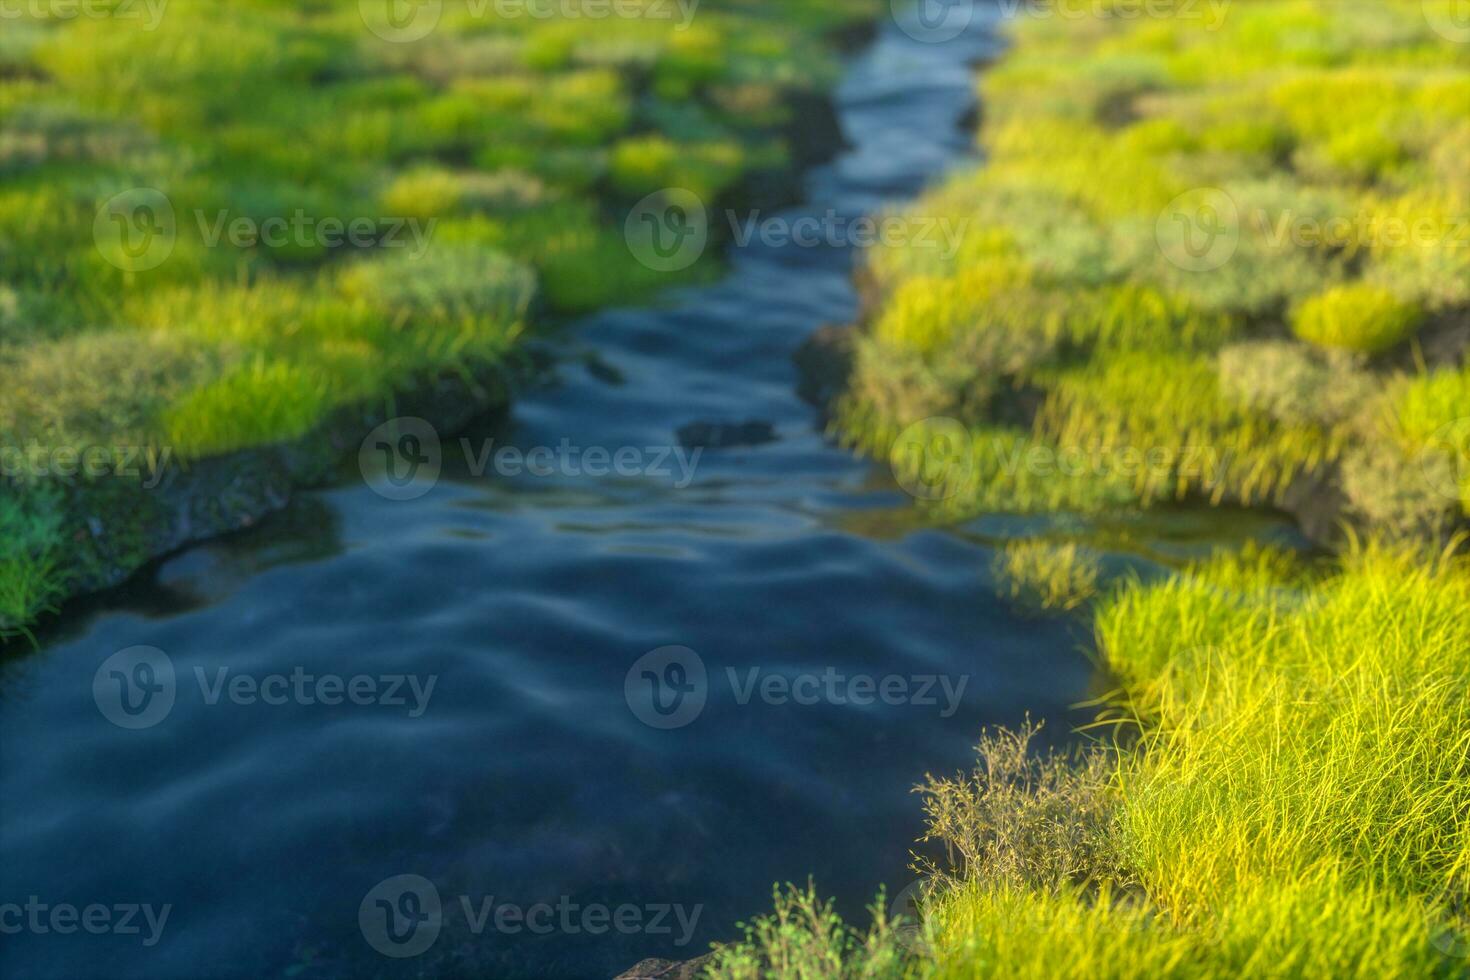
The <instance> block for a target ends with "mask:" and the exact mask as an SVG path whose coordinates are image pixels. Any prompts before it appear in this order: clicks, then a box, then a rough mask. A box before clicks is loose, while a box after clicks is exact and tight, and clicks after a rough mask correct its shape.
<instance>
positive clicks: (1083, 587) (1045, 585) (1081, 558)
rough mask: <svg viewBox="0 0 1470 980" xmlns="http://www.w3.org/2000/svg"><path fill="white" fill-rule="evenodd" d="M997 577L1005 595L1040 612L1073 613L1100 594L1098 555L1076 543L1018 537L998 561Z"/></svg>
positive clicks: (1007, 546)
mask: <svg viewBox="0 0 1470 980" xmlns="http://www.w3.org/2000/svg"><path fill="white" fill-rule="evenodd" d="M995 574H996V577H997V579H999V580H1000V582H1001V583H1002V584H1003V590H1004V593H1005V594H1007V595H1009V596H1010V598H1011V599H1013V600H1018V601H1021V602H1024V603H1026V604H1027V605H1032V606H1035V607H1037V608H1040V609H1049V610H1062V611H1070V610H1073V609H1077V608H1079V607H1081V606H1083V605H1085V604H1086V603H1088V602H1090V601H1091V600H1092V599H1093V598H1095V597H1096V596H1097V594H1098V580H1099V578H1100V577H1101V569H1100V567H1099V564H1098V557H1097V555H1095V554H1093V553H1091V552H1090V551H1088V550H1087V549H1086V548H1084V547H1082V546H1080V545H1078V544H1077V543H1076V542H1075V541H1068V542H1062V543H1057V542H1051V541H1045V540H1042V539H1037V538H1019V539H1017V540H1015V541H1011V542H1008V543H1007V544H1006V546H1005V548H1004V549H1003V550H1002V551H1001V553H1000V555H999V556H998V557H997V559H996V563H995Z"/></svg>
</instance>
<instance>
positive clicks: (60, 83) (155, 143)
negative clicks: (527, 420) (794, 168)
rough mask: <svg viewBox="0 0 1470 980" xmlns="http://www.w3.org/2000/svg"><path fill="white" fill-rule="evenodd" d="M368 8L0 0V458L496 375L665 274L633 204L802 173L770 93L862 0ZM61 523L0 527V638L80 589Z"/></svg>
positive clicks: (256, 0) (452, 0)
mask: <svg viewBox="0 0 1470 980" xmlns="http://www.w3.org/2000/svg"><path fill="white" fill-rule="evenodd" d="M370 7H371V5H368V6H367V7H363V5H361V4H359V3H357V2H356V0H327V2H321V3H310V4H304V5H303V4H288V3H280V2H275V0H221V2H217V3H208V4H187V5H178V6H177V7H175V6H174V5H170V6H168V7H167V8H166V9H164V10H163V11H162V16H161V18H159V19H158V20H157V21H156V22H154V21H153V20H152V19H151V18H147V17H128V16H119V17H109V16H80V17H47V16H44V12H43V11H40V8H36V11H34V12H26V11H19V10H18V11H16V12H14V13H15V16H10V17H7V19H6V21H5V26H4V31H3V36H0V372H3V374H4V377H5V380H6V383H5V384H4V385H0V449H10V450H16V449H21V448H28V447H32V446H39V447H41V448H43V449H46V450H56V449H62V450H66V451H71V450H77V449H81V448H84V447H103V448H111V449H120V448H124V447H138V448H151V449H154V450H159V449H161V448H167V449H168V450H169V451H170V452H172V453H173V454H174V458H175V459H183V460H185V461H188V460H190V459H196V458H200V457H207V456H211V455H214V454H218V453H223V452H229V451H233V450H238V449H248V448H252V447H260V446H267V445H272V444H277V443H281V442H283V441H289V440H293V439H296V438H298V437H300V436H302V435H305V434H307V433H309V432H311V431H312V430H313V429H315V428H318V427H319V426H321V425H322V424H323V423H324V421H325V420H327V419H329V418H331V417H333V413H334V412H337V411H338V410H339V409H342V408H343V407H344V406H351V405H356V404H358V403H360V402H366V401H371V402H372V403H374V404H381V403H383V402H384V401H386V400H388V399H390V398H391V397H392V396H393V395H394V394H395V393H396V392H400V391H403V390H407V389H411V388H414V387H416V386H419V385H422V384H423V383H424V382H425V381H427V380H431V379H433V378H436V377H438V376H440V375H444V374H454V375H458V376H473V375H477V374H485V373H498V372H499V371H500V370H501V369H502V367H503V366H504V365H505V364H506V363H507V362H508V361H509V359H511V358H513V357H514V356H515V351H516V348H517V346H518V344H519V342H520V340H521V339H522V338H523V337H524V335H525V333H526V331H527V329H529V328H530V327H531V326H532V325H533V322H534V321H535V320H537V319H538V318H540V319H547V318H551V317H559V316H563V315H567V314H574V313H580V312H584V311H588V310H593V309H597V308H600V307H604V306H608V305H611V304H623V303H631V302H635V301H638V300H640V299H643V298H645V297H647V296H649V295H650V294H652V293H653V292H654V291H655V290H657V289H660V288H664V287H667V286H669V285H670V284H672V283H674V282H675V281H677V280H675V279H673V278H671V277H670V275H669V274H665V273H659V272H655V271H653V270H650V269H647V268H646V267H644V266H643V265H642V264H640V263H639V261H638V260H637V258H636V257H635V256H634V255H633V254H632V252H631V250H630V249H629V248H628V246H627V244H626V243H625V242H624V240H623V237H622V217H623V216H624V215H625V214H626V210H627V208H628V206H630V205H631V204H632V203H633V202H634V201H635V200H637V198H639V197H641V196H642V195H643V194H645V193H648V192H649V191H651V190H654V189H657V188H661V187H663V186H665V185H667V184H675V183H677V184H681V185H684V186H687V187H689V188H691V189H692V190H695V191H696V192H698V193H700V194H703V195H706V197H707V199H708V203H709V204H710V206H712V207H713V206H714V205H715V203H716V196H717V195H720V194H722V193H724V192H726V191H728V190H730V189H731V188H733V187H734V186H735V185H737V184H738V183H739V182H740V181H741V180H742V179H743V178H745V177H746V176H748V175H750V174H752V173H754V172H756V171H761V170H765V169H773V168H783V167H786V166H788V165H789V159H788V157H789V154H788V151H787V147H786V146H785V145H784V143H783V142H782V134H783V132H784V129H785V127H787V126H788V124H790V123H791V122H792V121H793V120H792V112H791V109H790V108H789V105H788V99H787V96H788V95H790V94H791V93H793V92H797V91H806V90H812V89H816V88H819V87H825V86H827V85H829V84H830V83H832V82H833V81H834V80H835V78H836V73H837V68H838V66H837V63H836V60H835V58H834V57H833V52H832V50H831V47H830V44H829V43H828V41H827V40H826V38H825V37H824V34H825V33H826V32H827V31H829V30H833V29H836V28H839V27H841V26H844V25H846V24H848V23H850V22H852V21H854V20H857V19H859V18H862V17H869V16H872V15H873V13H874V12H875V11H876V9H877V5H876V4H875V3H874V0H838V2H836V3H832V2H817V0H782V2H775V0H754V2H751V0H706V2H704V3H701V4H700V5H699V9H698V11H697V16H696V17H695V18H694V19H693V20H692V21H691V22H689V23H683V22H682V21H681V20H680V19H677V18H675V19H669V18H660V17H658V16H656V15H657V14H658V12H659V11H660V10H663V11H668V10H670V9H672V7H671V6H670V5H663V4H659V5H653V4H643V5H637V4H634V5H629V4H619V5H618V7H617V12H618V13H619V14H622V13H623V12H626V11H629V10H632V9H633V8H635V7H636V8H637V10H635V11H634V12H635V13H637V14H638V15H637V16H614V17H601V18H598V17H592V18H588V17H581V16H561V15H557V16H554V17H551V18H545V17H540V16H535V17H532V16H519V17H518V16H514V15H504V16H503V15H502V14H501V12H500V11H499V9H498V8H497V7H496V6H495V5H493V4H490V5H487V4H470V3H466V2H464V0H448V2H446V3H444V4H443V9H442V16H441V17H440V19H439V22H438V24H437V26H436V27H435V29H434V30H433V31H431V32H430V33H428V34H427V35H426V36H424V37H422V38H420V39H418V40H413V41H410V42H407V43H395V42H392V41H389V40H385V39H384V38H382V37H381V36H379V34H376V33H374V31H373V30H371V29H369V26H368V25H367V23H366V22H365V20H364V16H365V11H367V12H370V11H369V8H370ZM107 9H109V8H108V5H103V7H102V8H99V10H101V11H102V12H103V13H104V14H105V13H106V10H107ZM572 13H573V14H575V13H576V12H575V11H573V12H572ZM645 15H646V16H645ZM378 26H379V27H382V26H383V25H381V24H379V25H378ZM140 205H146V206H147V208H148V210H146V211H144V210H140V209H139V207H140ZM711 264H712V263H711V262H704V263H700V264H698V265H696V266H695V267H694V268H693V269H691V270H688V271H687V272H686V273H684V274H683V275H684V276H685V278H684V280H683V281H697V280H698V279H699V278H700V277H702V276H707V275H708V274H709V271H710V268H711ZM83 489H84V490H85V487H84V488H83ZM94 489H95V488H94ZM0 490H3V491H4V493H6V494H15V495H19V496H22V497H24V496H28V495H30V494H32V493H33V492H36V491H35V488H34V487H33V486H30V485H26V486H22V485H19V484H12V485H9V486H6V487H4V488H0ZM17 506H19V507H21V508H28V507H31V506H32V505H31V504H30V503H26V502H24V501H23V502H22V503H21V504H19V505H17ZM85 509H86V508H80V510H85ZM115 510H117V512H119V513H124V514H125V513H126V512H127V508H121V509H120V510H119V509H115ZM37 527H50V525H47V524H44V523H38V524H37ZM52 530H53V532H54V533H53V535H52V537H53V540H52V541H51V546H52V547H51V548H50V550H49V552H46V554H49V555H50V556H51V557H50V558H46V557H45V555H43V553H42V551H38V550H37V549H35V548H34V547H32V546H31V545H32V543H31V542H20V541H18V539H15V538H7V537H0V568H4V569H5V571H4V573H3V578H0V583H3V584H0V628H4V624H5V623H15V622H24V621H26V620H27V619H28V617H29V616H30V615H31V612H30V611H34V610H37V609H41V608H44V606H45V604H46V603H47V602H48V601H49V598H48V597H50V596H53V595H55V594H57V593H59V592H61V591H62V590H64V589H65V587H66V581H67V578H68V574H69V573H68V572H67V571H66V567H67V564H68V560H69V558H70V557H72V555H73V551H74V549H72V548H71V547H70V545H69V544H67V543H66V540H67V535H68V534H71V533H73V532H74V531H76V530H77V529H76V528H73V527H64V528H63V527H55V528H52ZM118 533H119V535H121V534H122V532H121V530H120V529H119V532H118ZM124 536H125V535H124ZM43 551H44V549H43Z"/></svg>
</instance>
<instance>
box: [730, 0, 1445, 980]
mask: <svg viewBox="0 0 1470 980" xmlns="http://www.w3.org/2000/svg"><path fill="white" fill-rule="evenodd" d="M1449 6H1450V5H1449V4H1435V3H1429V4H1424V5H1422V6H1421V5H1419V4H1405V5H1402V6H1398V7H1396V6H1394V5H1385V4H1375V3H1330V4H1329V3H1320V2H1300V0H1291V2H1277V3H1236V4H1233V5H1230V6H1229V7H1228V8H1222V9H1219V10H1216V11H1212V12H1210V13H1211V19H1209V20H1208V21H1204V20H1201V19H1200V16H1199V15H1203V14H1204V13H1205V11H1204V10H1203V9H1202V8H1200V7H1196V8H1193V10H1194V13H1193V14H1191V13H1189V12H1188V11H1185V10H1184V8H1182V7H1181V8H1180V9H1179V10H1178V11H1175V12H1171V13H1165V14H1161V15H1160V16H1156V17H1146V18H1140V17H1132V18H1125V17H1101V16H1078V17H1070V18H1069V17H1051V16H1046V15H1045V12H1044V11H1039V12H1037V13H1036V15H1035V16H1027V15H1025V14H1023V15H1022V16H1021V17H1020V18H1019V19H1018V21H1017V22H1016V23H1015V25H1014V31H1015V40H1016V45H1015V47H1014V49H1013V50H1012V51H1011V52H1010V53H1009V54H1008V56H1007V57H1006V58H1005V59H1004V60H1003V61H1002V62H1001V63H1000V64H999V65H998V66H997V67H996V68H995V69H994V71H993V72H991V73H989V74H987V76H986V79H985V81H984V83H983V87H982V90H983V92H984V96H985V106H986V121H985V125H984V130H983V133H982V145H983V147H984V148H985V150H986V151H987V157H988V159H987V162H986V164H985V165H984V167H983V168H981V169H979V170H977V171H975V172H974V173H971V174H964V175H960V176H958V177H956V178H955V179H954V180H953V181H951V182H950V183H949V184H947V185H946V186H944V187H942V188H940V189H938V190H937V191H935V192H934V193H932V194H930V195H928V196H927V197H926V198H924V199H923V200H921V201H920V202H919V203H917V204H916V205H915V206H913V207H912V208H910V209H907V212H906V213H907V214H908V215H909V216H910V220H911V221H912V222H914V223H915V225H916V226H921V225H922V224H924V223H932V222H933V221H934V220H936V219H937V218H941V217H949V218H951V219H955V218H958V217H961V216H963V217H965V218H968V219H969V222H968V226H967V227H968V230H967V232H966V235H965V239H964V243H963V245H962V246H961V247H960V248H958V249H955V250H953V251H952V252H948V253H946V252H942V251H940V250H935V249H927V250H926V249H915V248H913V247H905V248H898V249H877V250H875V251H874V252H873V253H872V255H871V262H870V265H869V270H868V272H867V275H866V279H867V285H868V288H867V289H866V290H865V291H866V292H867V294H868V295H869V299H870V302H869V310H870V313H869V315H868V316H867V317H866V321H865V323H864V324H863V325H862V329H860V330H859V331H856V332H849V333H846V334H843V333H828V334H826V335H824V336H823V337H821V338H819V339H818V342H817V345H816V346H814V347H813V348H811V349H810V350H809V351H808V352H807V354H806V355H805V357H804V360H806V361H807V362H808V363H810V364H814V365H815V366H816V367H817V368H818V369H820V370H824V371H825V372H826V373H825V375H823V376H820V377H819V376H817V375H816V374H814V373H813V372H810V371H809V372H808V378H809V381H810V383H809V385H808V388H809V390H810V391H811V393H812V394H813V395H814V396H815V397H817V398H819V399H820V398H823V397H828V398H833V399H835V401H834V417H833V431H834V432H835V433H837V434H838V435H840V436H841V437H843V438H845V439H846V440H848V441H849V443H850V444H852V445H855V446H857V447H859V448H862V449H864V450H866V451H867V452H869V453H871V454H873V455H875V456H877V457H879V458H886V459H888V460H890V461H891V462H892V464H893V465H894V469H895V475H896V477H897V479H898V482H899V483H900V484H902V485H903V486H904V488H905V489H906V490H908V491H909V492H910V493H911V494H913V495H914V496H915V497H916V498H918V500H919V506H921V507H922V508H924V509H925V510H926V511H928V512H929V513H930V514H931V515H932V516H934V517H935V518H936V519H938V520H941V521H947V520H955V521H959V520H963V519H965V518H967V517H969V516H972V515H976V514H980V513H985V514H994V513H997V512H1002V513H1004V512H1011V513H1032V514H1063V515H1067V514H1070V515H1080V516H1083V517H1097V516H1101V515H1107V514H1110V513H1118V512H1129V511H1136V510H1138V509H1143V508H1149V507H1151V506H1156V505H1160V504H1168V503H1173V502H1192V503H1197V504H1201V505H1206V506H1207V505H1210V504H1212V503H1213V504H1218V503H1223V502H1229V501H1235V502H1241V503H1246V504H1250V505H1253V506H1256V507H1282V508H1286V509H1290V510H1292V511H1294V512H1295V513H1296V514H1297V516H1298V518H1299V519H1300V520H1301V522H1302V524H1303V526H1304V528H1306V529H1307V530H1310V531H1312V533H1313V534H1314V536H1315V537H1317V538H1318V539H1319V540H1320V541H1322V542H1323V543H1327V544H1331V545H1332V546H1333V547H1334V549H1335V551H1336V554H1335V555H1332V556H1317V557H1312V556H1307V555H1303V554H1300V553H1296V552H1291V551H1286V550H1281V549H1278V548H1275V547H1271V546H1267V545H1263V544H1249V545H1247V546H1246V547H1244V548H1242V549H1238V550H1234V551H1226V552H1222V553H1220V554H1218V555H1217V556H1216V557H1214V558H1212V559H1209V560H1205V561H1201V562H1196V563H1192V564H1190V565H1189V566H1188V567H1186V568H1184V569H1182V570H1179V571H1177V572H1172V573H1160V574H1156V575H1149V576H1148V577H1145V578H1139V577H1136V576H1134V577H1124V578H1121V579H1113V580H1109V579H1108V578H1107V577H1106V576H1103V575H1100V574H1099V565H1098V559H1099V556H1098V555H1097V554H1096V552H1095V551H1093V550H1092V549H1091V548H1090V544H1091V542H1089V541H1088V539H1087V537H1086V534H1085V531H1084V532H1083V533H1080V534H1077V533H1068V532H1067V531H1066V530H1065V528H1066V526H1067V525H1066V524H1061V525H1059V526H1060V527H1061V528H1063V530H1061V531H1055V532H1053V533H1051V534H1050V535H1048V536H1046V537H1042V538H1038V539H1035V540H1031V541H1022V542H1018V543H1017V544H1016V545H1015V546H1014V547H1011V548H1008V549H1007V550H1006V551H1005V553H1004V554H1002V555H1001V556H999V557H998V559H997V563H996V568H997V574H998V576H999V578H1000V579H1001V581H1002V582H1006V581H1009V586H1010V589H1009V591H1010V593H1011V594H1012V595H1016V596H1021V597H1025V598H1026V599H1027V601H1028V602H1029V603H1031V604H1032V605H1033V607H1044V608H1045V607H1049V608H1051V609H1053V610H1055V611H1056V612H1057V613H1058V614H1062V613H1065V612H1067V611H1068V610H1073V609H1081V610H1084V611H1085V612H1086V613H1087V614H1088V615H1089V616H1090V618H1091V621H1092V624H1093V632H1094V635H1095V647H1096V651H1097V657H1098V659H1099V661H1100V663H1101V665H1102V666H1103V667H1104V668H1105V669H1106V671H1107V673H1108V676H1110V677H1111V678H1112V679H1113V682H1114V684H1115V685H1116V686H1115V688H1114V690H1112V691H1111V692H1109V693H1108V694H1107V695H1105V696H1104V697H1102V698H1100V699H1099V707H1100V710H1099V711H1098V713H1097V723H1096V725H1095V726H1094V728H1093V731H1094V732H1095V734H1097V735H1098V737H1099V741H1098V743H1097V745H1096V746H1095V747H1094V748H1091V749H1088V750H1083V751H1079V752H1074V753H1066V754H1063V755H1060V756H1048V755H1047V754H1046V753H1045V752H1038V751H1036V749H1035V747H1034V744H1032V743H1033V738H1034V732H1033V731H1032V730H1031V729H1029V728H1023V729H1021V730H1020V731H1012V732H991V733H988V734H987V735H986V736H985V738H984V739H983V740H982V742H981V744H980V746H979V748H978V755H979V760H978V762H977V764H976V766H975V767H974V768H973V769H972V770H969V771H966V772H961V773H959V774H956V775H953V776H940V777H938V778H935V777H931V778H930V779H928V780H927V781H926V782H925V783H924V785H923V786H921V787H920V791H921V798H922V800H923V802H924V806H925V812H926V817H927V819H928V824H929V829H928V833H927V836H926V837H925V839H924V841H923V842H921V845H920V849H919V853H921V854H923V855H924V858H922V859H920V860H919V862H918V866H917V869H916V870H917V871H918V872H919V873H920V875H921V879H920V883H918V884H916V885H915V886H913V887H912V888H911V889H910V890H908V891H907V892H906V893H905V894H903V895H901V896H898V898H899V899H900V900H899V901H897V902H894V903H893V904H892V905H890V904H889V900H891V899H893V898H894V897H895V896H892V895H890V896H887V898H886V899H885V900H883V901H881V902H880V903H879V905H878V907H876V908H875V909H874V916H873V918H874V921H873V923H872V925H871V926H864V927H861V928H851V927H849V926H848V925H846V924H844V923H843V922H842V921H841V920H840V919H838V918H837V917H836V916H834V915H833V914H832V910H831V907H830V906H828V905H826V904H824V903H823V902H822V901H821V899H820V898H819V895H820V894H822V893H821V891H820V887H821V883H820V881H818V882H817V886H816V890H813V889H810V888H807V889H793V890H791V891H789V892H786V893H783V894H782V895H781V896H780V897H779V898H778V900H777V904H776V911H775V913H774V914H773V915H771V916H767V917H764V918H762V919H761V920H759V921H757V922H754V923H753V924H752V925H751V927H750V929H749V930H748V932H747V934H746V937H745V940H744V941H743V942H738V943H735V944H732V945H731V946H729V947H726V948H724V949H723V950H721V951H720V952H718V953H717V954H716V957H715V960H714V963H713V964H712V965H711V966H709V967H708V968H707V970H706V972H705V975H708V976H717V977H729V978H749V980H755V978H765V977H777V976H791V975H804V976H821V977H837V976H864V977H977V976H1006V977H1017V976H1019V977H1030V976H1035V977H1054V976H1116V977H1136V976H1171V977H1221V978H1224V977H1239V976H1279V975H1292V976H1308V977H1319V976H1320V977H1328V976H1334V977H1335V976H1363V977H1369V976H1372V977H1418V976H1446V977H1448V976H1462V975H1463V974H1464V970H1465V963H1466V959H1465V958H1466V956H1467V950H1470V942H1467V937H1470V922H1467V921H1466V918H1465V908H1466V903H1467V896H1470V874H1467V869H1470V838H1467V837H1466V834H1465V832H1464V826H1463V820H1462V814H1463V813H1464V812H1465V808H1466V807H1467V806H1470V770H1467V764H1466V758H1467V755H1466V746H1467V740H1470V715H1467V712H1466V708H1465V703H1466V701H1465V695H1466V693H1467V691H1470V663H1467V661H1466V658H1465V651H1466V650H1467V649H1470V624H1467V621H1466V619H1465V615H1464V611H1465V609H1467V608H1470V562H1467V560H1466V559H1465V557H1463V554H1462V552H1463V544H1464V538H1463V536H1461V535H1460V532H1461V531H1462V530H1463V528H1464V526H1465V518H1466V508H1467V505H1470V493H1467V489H1470V484H1467V482H1466V481H1467V477H1470V465H1467V463H1470V452H1467V447H1470V442H1467V439H1466V437H1467V435H1470V424H1467V423H1466V418H1467V417H1470V373H1467V371H1470V367H1467V365H1466V352H1467V347H1470V295H1467V294H1466V293H1465V292H1464V289H1463V288H1462V287H1463V286H1464V285H1465V284H1467V283H1470V265H1467V263H1470V253H1466V252H1465V251H1464V249H1463V248H1460V247H1458V245H1457V242H1458V233H1459V232H1458V230H1459V229H1460V228H1462V227H1463V217H1464V215H1466V214H1470V185H1466V184H1465V182H1464V180H1465V173H1466V171H1465V169H1464V166H1463V153H1461V152H1460V148H1461V147H1463V145H1464V140H1465V138H1466V135H1467V133H1470V87H1467V85H1466V81H1465V78H1466V74H1465V68H1466V67H1467V65H1470V48H1467V46H1466V45H1464V44H1460V43H1456V41H1455V38H1454V37H1453V36H1451V34H1449V33H1446V31H1445V30H1444V27H1445V25H1447V24H1451V23H1452V21H1451V19H1450V13H1451V12H1450V11H1449ZM844 363H845V364H847V365H850V369H849V370H847V371H843V370H842V369H841V365H843V364H844ZM833 365H838V368H837V369H836V370H834V369H833ZM1081 524H1082V526H1083V527H1084V528H1085V526H1086V522H1085V521H1084V522H1081ZM1073 526H1074V527H1075V526H1076V522H1074V524H1073ZM900 914H901V915H903V916H904V921H902V922H898V921H895V917H896V916H898V915H900Z"/></svg>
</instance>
